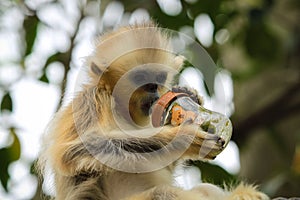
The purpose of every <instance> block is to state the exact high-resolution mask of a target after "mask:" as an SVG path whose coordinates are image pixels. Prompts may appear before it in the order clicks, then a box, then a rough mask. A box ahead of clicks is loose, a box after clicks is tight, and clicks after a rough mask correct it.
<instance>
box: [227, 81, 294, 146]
mask: <svg viewBox="0 0 300 200" xmlns="http://www.w3.org/2000/svg"><path fill="white" fill-rule="evenodd" d="M299 94H300V81H298V82H296V83H295V84H294V85H292V86H291V87H290V88H288V89H287V90H285V92H284V93H283V94H282V95H281V96H280V97H279V98H277V99H276V100H275V101H273V102H272V103H270V104H269V105H267V106H266V107H264V108H262V109H260V110H258V111H257V112H255V113H253V114H251V115H249V116H248V117H246V118H245V119H242V120H241V121H237V122H233V124H234V134H233V137H232V139H233V140H234V141H235V142H237V143H242V142H243V141H245V139H246V138H248V136H249V135H250V133H251V132H252V131H253V130H255V129H257V128H261V127H266V126H269V125H271V124H275V123H277V122H278V121H280V120H282V119H285V118H287V117H289V116H291V115H294V114H297V113H299V112H300V102H299V101H298V102H297V101H296V103H292V102H293V101H294V99H296V98H297V95H299Z"/></svg>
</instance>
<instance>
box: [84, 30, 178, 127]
mask: <svg viewBox="0 0 300 200" xmlns="http://www.w3.org/2000/svg"><path fill="white" fill-rule="evenodd" d="M168 41H169V40H168V39H167V35H165V34H162V33H161V32H160V30H159V29H158V28H157V27H155V26H153V27H152V25H150V26H149V25H147V26H146V27H139V28H137V29H132V28H129V29H122V30H121V31H120V32H119V33H118V34H111V35H108V36H104V37H103V39H102V40H101V41H100V43H99V45H98V46H97V48H96V50H95V52H94V54H93V55H92V56H91V57H90V58H89V63H90V64H89V65H90V66H91V72H92V73H91V74H90V77H92V78H93V79H94V80H95V81H96V82H94V83H93V84H94V85H97V87H99V88H105V89H106V90H107V91H109V93H110V94H111V95H112V96H113V97H114V101H115V102H114V103H115V107H114V109H115V111H116V112H117V113H118V115H120V116H122V117H123V118H125V119H126V120H127V121H128V122H132V124H136V125H138V126H145V125H147V124H148V122H149V111H150V108H151V106H152V105H153V103H154V102H155V101H156V100H157V99H158V98H159V97H160V96H161V95H162V94H163V93H165V92H166V91H167V90H168V88H169V89H170V87H171V82H172V81H173V77H174V75H175V74H177V73H178V70H179V69H180V68H181V66H182V64H183V61H184V59H183V57H181V56H176V55H175V54H174V53H173V52H172V47H171V45H170V43H169V42H168ZM120 44H122V45H120ZM104 49H105V51H104Z"/></svg>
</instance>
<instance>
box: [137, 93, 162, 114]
mask: <svg viewBox="0 0 300 200" xmlns="http://www.w3.org/2000/svg"><path fill="white" fill-rule="evenodd" d="M158 99H159V98H158V97H151V98H145V99H144V100H142V103H141V110H142V112H143V113H144V114H145V115H147V116H148V115H150V109H151V107H152V105H153V104H154V102H156V101H157V100H158Z"/></svg>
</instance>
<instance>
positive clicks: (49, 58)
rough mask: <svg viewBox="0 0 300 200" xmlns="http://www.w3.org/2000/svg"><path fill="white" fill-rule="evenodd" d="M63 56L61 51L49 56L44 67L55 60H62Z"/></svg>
mask: <svg viewBox="0 0 300 200" xmlns="http://www.w3.org/2000/svg"><path fill="white" fill-rule="evenodd" d="M61 57H62V53H59V52H58V53H54V54H52V55H51V56H49V57H48V59H47V61H46V63H45V65H44V69H45V68H46V67H47V66H48V65H50V64H51V63H53V62H56V61H59V62H61Z"/></svg>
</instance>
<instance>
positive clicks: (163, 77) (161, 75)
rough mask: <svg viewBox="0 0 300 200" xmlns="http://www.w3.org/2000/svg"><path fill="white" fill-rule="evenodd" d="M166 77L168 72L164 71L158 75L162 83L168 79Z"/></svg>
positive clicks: (157, 78) (157, 79)
mask: <svg viewBox="0 0 300 200" xmlns="http://www.w3.org/2000/svg"><path fill="white" fill-rule="evenodd" d="M166 79H167V73H166V72H162V73H160V74H158V75H157V76H156V81H157V82H158V83H161V84H162V83H164V82H165V81H166Z"/></svg>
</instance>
